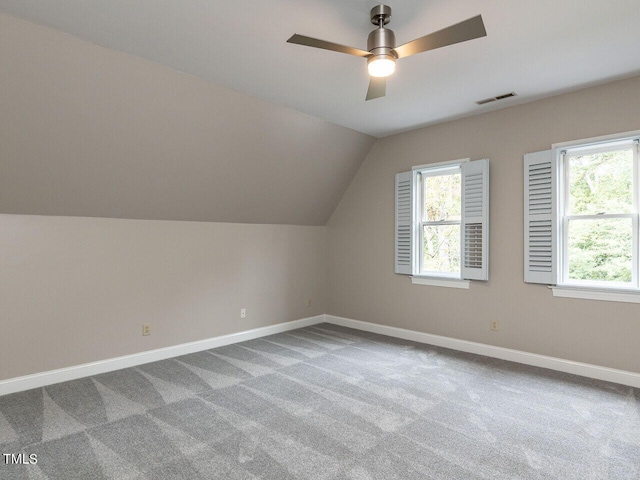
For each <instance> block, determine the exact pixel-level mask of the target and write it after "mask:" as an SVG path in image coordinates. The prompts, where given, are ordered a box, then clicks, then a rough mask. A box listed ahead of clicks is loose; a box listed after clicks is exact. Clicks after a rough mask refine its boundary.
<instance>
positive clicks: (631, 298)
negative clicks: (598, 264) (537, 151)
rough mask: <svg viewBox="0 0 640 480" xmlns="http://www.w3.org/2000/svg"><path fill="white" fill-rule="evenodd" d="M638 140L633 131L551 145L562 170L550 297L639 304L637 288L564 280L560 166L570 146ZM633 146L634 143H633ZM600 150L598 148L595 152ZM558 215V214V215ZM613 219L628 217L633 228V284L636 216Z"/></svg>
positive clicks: (564, 181)
mask: <svg viewBox="0 0 640 480" xmlns="http://www.w3.org/2000/svg"><path fill="white" fill-rule="evenodd" d="M639 137H640V130H634V131H631V132H624V133H619V134H613V135H603V136H599V137H592V138H586V139H582V140H574V141H570V142H562V143H555V144H553V145H552V146H551V148H552V150H553V152H554V158H555V161H556V162H557V165H558V166H559V167H560V168H559V170H561V171H562V175H561V178H560V179H558V180H559V181H558V194H557V197H556V201H557V202H558V209H557V212H558V213H559V214H558V226H559V230H560V231H559V232H558V243H559V244H560V245H559V248H558V254H559V258H558V260H559V261H558V267H559V268H558V278H557V280H558V283H557V285H555V286H550V287H549V288H551V289H552V291H553V296H554V297H565V298H582V299H588V300H604V301H612V302H628V303H640V288H638V287H636V286H635V285H630V286H629V287H627V286H626V285H624V284H619V283H618V284H607V283H601V282H591V281H584V282H581V281H575V280H571V279H569V278H568V252H567V245H566V242H565V238H564V236H565V235H564V229H565V228H567V225H566V223H567V218H568V217H567V216H566V215H564V212H565V210H566V208H565V202H566V201H567V199H566V189H567V188H568V184H567V182H568V178H567V175H566V169H565V165H564V159H563V152H564V151H565V150H569V149H571V148H573V147H576V146H580V147H584V149H585V150H589V151H593V147H595V146H597V145H602V150H607V151H608V150H609V149H616V147H617V146H619V145H621V144H623V143H626V142H628V141H632V140H634V139H638V138H639ZM635 141H636V143H637V140H635ZM597 150H600V149H597ZM636 155H639V154H638V153H636ZM638 162H640V159H636V161H635V162H634V179H635V181H634V182H633V185H634V186H633V202H634V207H635V209H636V210H637V208H638V205H637V203H636V202H637V197H638V192H637V188H638V184H639V183H640V179H638V172H637V171H636V167H637V165H636V164H637V163H638ZM560 212H562V213H560ZM612 216H615V217H621V218H622V217H624V218H626V217H630V218H632V222H633V228H634V232H637V233H634V236H633V244H632V248H633V249H634V252H636V255H637V257H638V261H636V262H634V263H633V266H632V267H633V270H632V277H633V280H632V281H633V282H636V281H637V278H638V262H640V252H639V251H638V243H637V241H638V240H637V239H638V236H640V232H638V228H639V226H638V223H637V222H638V220H637V217H638V214H637V213H634V214H620V215H612Z"/></svg>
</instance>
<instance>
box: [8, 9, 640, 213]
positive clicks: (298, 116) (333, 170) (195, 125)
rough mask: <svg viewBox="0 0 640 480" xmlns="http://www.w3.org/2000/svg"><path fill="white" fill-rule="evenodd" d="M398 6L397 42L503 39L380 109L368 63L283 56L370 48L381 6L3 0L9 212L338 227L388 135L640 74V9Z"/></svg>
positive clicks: (439, 57) (420, 59)
mask: <svg viewBox="0 0 640 480" xmlns="http://www.w3.org/2000/svg"><path fill="white" fill-rule="evenodd" d="M387 3H388V5H390V6H391V7H392V9H393V17H392V20H391V24H390V25H389V27H391V28H392V29H393V30H394V31H395V33H396V37H397V39H398V43H399V44H401V43H405V42H407V41H409V40H412V39H414V38H416V37H419V36H422V35H424V34H427V33H430V32H433V31H436V30H439V29H441V28H443V27H446V26H449V25H451V24H454V23H457V22H459V21H461V20H465V19H467V18H469V17H472V16H474V15H477V14H482V16H483V19H484V23H485V26H486V29H487V36H486V37H484V38H480V39H477V40H473V41H470V42H465V43H461V44H457V45H453V46H449V47H446V48H442V49H438V50H434V51H430V52H425V53H421V54H419V55H415V56H413V57H410V58H405V59H401V60H400V61H399V63H398V68H397V71H396V73H395V74H394V75H393V76H392V77H391V78H390V79H389V81H388V87H387V95H386V97H384V98H381V99H376V100H372V101H369V102H365V101H364V97H365V93H366V89H367V85H368V75H367V73H366V63H365V61H364V60H363V59H360V58H356V57H351V56H348V55H343V54H339V53H334V52H328V51H322V50H317V49H311V48H307V47H301V46H299V45H292V44H288V43H286V39H287V38H289V36H291V34H293V33H300V34H304V35H308V36H313V37H318V38H321V39H326V40H331V41H334V42H337V43H342V44H346V45H352V46H354V47H358V48H366V38H367V34H368V33H369V31H370V30H371V29H372V28H373V26H372V25H371V24H370V22H369V10H370V8H371V7H372V6H374V5H376V4H377V2H374V1H365V0H271V1H269V2H265V1H257V0H253V1H252V0H247V1H241V2H232V1H226V2H222V1H206V2H205V1H202V0H169V1H163V2H157V1H154V0H137V1H135V2H131V1H130V0H110V1H102V0H52V1H46V2H45V1H42V0H0V86H1V88H0V105H1V108H0V213H27V214H52V215H84V216H107V217H121V218H148V219H168V220H201V221H221V222H249V223H289V224H301V225H323V224H324V223H325V222H326V221H327V219H328V218H329V216H330V215H331V212H332V211H333V209H334V208H335V206H336V205H337V203H338V202H339V200H340V198H341V197H342V195H343V193H344V191H345V190H346V188H347V187H348V185H349V183H350V181H351V179H352V178H353V176H354V175H355V172H356V170H357V169H358V167H359V165H360V164H361V163H362V161H363V159H364V158H365V156H366V155H367V153H368V152H369V150H370V148H371V146H372V145H373V143H374V141H375V137H383V136H387V135H391V134H394V133H397V132H400V131H405V130H410V129H414V128H418V127H420V126H425V125H430V124H434V123H439V122H442V121H445V120H447V119H453V118H457V117H462V116H467V115H474V114H478V113H482V112H485V111H489V110H493V109H497V108H501V107H504V106H509V105H514V104H517V103H523V102H527V101H531V100H534V99H537V98H541V97H545V96H550V95H554V94H557V93H561V92H565V91H569V90H573V89H577V88H580V87H584V86H589V85H593V84H597V83H604V82H607V81H609V80H613V79H617V78H623V77H628V76H632V75H636V74H638V73H640V56H639V55H638V45H640V28H637V25H639V24H640V8H638V0H616V1H614V2H603V1H602V0H563V1H561V2H559V1H557V0H538V1H536V2H532V1H530V0H502V1H495V0H428V1H421V0H397V1H391V0H389V2H387ZM3 13H4V14H3ZM25 20H26V21H25ZM48 27H50V28H48ZM65 33H66V34H69V35H65ZM511 91H515V92H516V93H517V94H518V96H516V97H514V98H510V99H508V100H504V101H501V102H494V103H490V104H487V105H484V106H478V105H477V104H476V103H475V102H476V101H477V100H481V99H484V98H487V97H493V96H496V95H500V94H504V93H508V92H511Z"/></svg>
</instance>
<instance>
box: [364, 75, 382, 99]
mask: <svg viewBox="0 0 640 480" xmlns="http://www.w3.org/2000/svg"><path fill="white" fill-rule="evenodd" d="M386 94H387V78H386V77H371V81H370V82H369V90H367V100H373V99H374V98H380V97H384V96H385V95H386Z"/></svg>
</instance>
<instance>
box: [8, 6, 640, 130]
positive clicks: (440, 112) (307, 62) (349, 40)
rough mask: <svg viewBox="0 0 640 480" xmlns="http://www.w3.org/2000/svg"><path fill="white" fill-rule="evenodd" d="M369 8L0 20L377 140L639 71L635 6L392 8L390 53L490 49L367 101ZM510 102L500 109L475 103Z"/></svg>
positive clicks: (408, 78) (427, 56)
mask: <svg viewBox="0 0 640 480" xmlns="http://www.w3.org/2000/svg"><path fill="white" fill-rule="evenodd" d="M377 3H379V0H378V1H372V0H270V1H259V0H243V1H202V0H170V1H163V2H158V1H156V0H137V1H135V2H131V1H130V0H109V1H104V0H52V1H42V0H0V11H5V12H7V13H11V14H13V15H17V16H20V17H23V18H26V19H29V20H31V21H34V22H37V23H41V24H44V25H48V26H51V27H54V28H56V29H59V30H62V31H64V32H67V33H69V34H72V35H75V36H78V37H80V38H84V39H87V40H90V41H92V42H94V43H96V44H98V45H102V46H105V47H108V48H112V49H115V50H121V51H123V52H127V53H130V54H133V55H137V56H139V57H142V58H145V59H148V60H152V61H154V62H157V63H159V64H162V65H166V66H168V67H171V68H174V69H176V70H179V71H182V72H186V73H189V74H191V75H194V76H197V77H200V78H203V79H206V80H208V81H211V82H213V83H216V84H219V85H223V86H226V87H229V88H232V89H234V90H238V91H240V92H244V93H247V94H249V95H252V96H255V97H258V98H262V99H265V100H268V101H271V102H274V103H277V104H280V105H284V106H287V107H291V108H293V109H295V110H298V111H300V112H304V113H307V114H310V115H314V116H317V117H320V118H323V119H325V120H328V121H330V122H332V123H335V124H337V125H342V126H345V127H348V128H351V129H354V130H357V131H360V132H364V133H367V134H369V135H373V136H378V137H379V136H386V135H389V134H392V133H395V132H399V131H403V130H410V129H413V128H416V127H418V126H422V125H427V124H432V123H437V122H440V121H442V120H444V119H450V118H454V117H460V116H464V115H469V114H474V113H479V112H482V111H486V110H490V109H495V108H500V107H501V106H504V105H505V104H506V105H511V104H514V103H520V102H525V101H529V100H532V99H535V98H539V97H542V96H548V95H551V94H554V93H560V92H563V91H567V90H570V89H575V88H577V87H580V86H588V85H592V84H596V83H600V82H604V81H608V80H611V79H615V78H622V77H624V76H630V75H632V74H636V73H640V56H639V55H638V45H640V28H638V25H639V24H640V8H639V5H638V0H615V1H609V2H607V1H602V0H562V1H558V0H536V1H531V0H426V1H425V0H388V1H387V4H388V5H389V6H391V7H392V9H393V16H392V19H391V24H390V25H388V26H389V27H390V28H392V29H393V30H394V31H395V33H396V37H397V40H398V43H399V44H402V43H405V42H407V41H410V40H412V39H414V38H417V37H420V36H422V35H425V34H427V33H430V32H433V31H436V30H439V29H441V28H443V27H447V26H449V25H451V24H454V23H457V22H459V21H461V20H465V19H467V18H469V17H472V16H475V15H477V14H482V17H483V19H484V23H485V25H486V30H487V37H485V38H481V39H478V40H474V41H470V42H465V43H462V44H458V45H454V46H449V47H446V48H442V49H438V50H434V51H431V52H426V53H422V54H420V55H416V56H413V57H410V58H406V59H401V61H399V62H398V68H397V71H396V73H395V74H394V75H393V76H392V77H391V78H390V79H389V82H388V88H387V96H386V97H385V98H382V99H378V100H375V101H370V102H365V101H364V97H365V93H366V90H367V85H368V75H367V73H366V62H365V61H364V60H363V59H360V58H356V57H351V56H348V55H343V54H338V53H334V52H327V51H322V50H317V49H310V48H307V47H301V46H298V45H291V44H287V43H286V40H287V38H289V36H291V35H292V34H293V33H300V34H304V35H308V36H312V37H317V38H321V39H325V40H331V41H334V42H337V43H342V44H346V45H351V46H354V47H358V48H363V49H366V38H367V34H368V33H369V31H371V30H372V28H373V26H372V25H371V23H370V21H369V10H370V9H371V7H372V6H374V5H376V4H377ZM511 91H515V92H516V93H517V94H518V97H516V98H515V99H511V100H508V101H507V102H506V103H496V104H490V105H487V106H484V107H479V106H478V105H476V103H475V102H476V101H477V100H481V99H484V98H487V97H494V96H496V95H500V94H504V93H508V92H511Z"/></svg>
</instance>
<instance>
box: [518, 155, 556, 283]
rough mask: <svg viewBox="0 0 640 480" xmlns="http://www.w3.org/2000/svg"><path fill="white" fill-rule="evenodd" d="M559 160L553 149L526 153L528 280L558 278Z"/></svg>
mask: <svg viewBox="0 0 640 480" xmlns="http://www.w3.org/2000/svg"><path fill="white" fill-rule="evenodd" d="M556 189H557V180H556V162H555V161H553V155H552V151H551V150H545V151H543V152H536V153H528V154H526V155H525V156H524V281H525V282H529V283H543V284H546V285H554V284H555V283H556V281H557V273H556V272H557V260H556V258H557V242H558V234H557V220H556V208H557V202H556Z"/></svg>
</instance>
